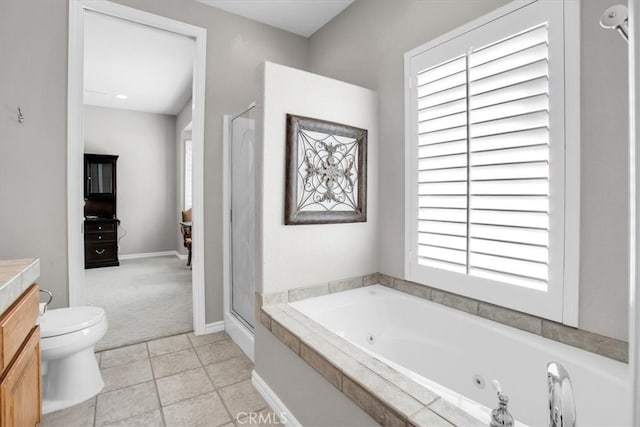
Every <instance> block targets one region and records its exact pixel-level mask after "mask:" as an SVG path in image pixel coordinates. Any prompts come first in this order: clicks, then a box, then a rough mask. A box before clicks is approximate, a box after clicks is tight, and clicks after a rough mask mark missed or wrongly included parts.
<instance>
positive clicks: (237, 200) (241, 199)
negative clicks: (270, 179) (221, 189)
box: [231, 107, 255, 329]
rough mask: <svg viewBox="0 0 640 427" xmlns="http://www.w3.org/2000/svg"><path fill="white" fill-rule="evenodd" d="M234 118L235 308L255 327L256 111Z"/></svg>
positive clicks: (237, 314) (232, 142) (232, 151)
mask: <svg viewBox="0 0 640 427" xmlns="http://www.w3.org/2000/svg"><path fill="white" fill-rule="evenodd" d="M254 109H255V108H254V107H250V108H249V109H248V110H246V111H245V112H243V113H241V114H239V115H237V116H235V117H234V118H233V119H231V312H232V313H233V314H234V315H235V316H236V317H237V318H238V319H239V320H240V321H242V322H243V323H244V324H245V325H247V326H248V327H249V328H250V329H253V327H254V308H253V300H254V258H255V255H254V254H255V163H254V153H255V116H254V115H255V113H254Z"/></svg>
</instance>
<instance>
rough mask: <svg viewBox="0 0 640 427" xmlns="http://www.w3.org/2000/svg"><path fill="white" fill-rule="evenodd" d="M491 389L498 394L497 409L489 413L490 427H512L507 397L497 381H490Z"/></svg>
mask: <svg viewBox="0 0 640 427" xmlns="http://www.w3.org/2000/svg"><path fill="white" fill-rule="evenodd" d="M491 384H492V385H493V388H494V389H495V390H496V393H498V407H497V408H496V409H494V410H493V411H491V424H489V426H490V427H502V426H504V427H513V416H512V415H511V414H510V413H509V411H508V409H507V405H508V404H509V397H508V396H507V395H506V394H504V393H503V392H502V387H501V386H500V383H499V382H498V380H493V381H491Z"/></svg>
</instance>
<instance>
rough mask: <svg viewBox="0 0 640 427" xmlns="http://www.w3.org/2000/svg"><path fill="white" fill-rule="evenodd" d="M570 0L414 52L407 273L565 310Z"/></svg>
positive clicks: (476, 294)
mask: <svg viewBox="0 0 640 427" xmlns="http://www.w3.org/2000/svg"><path fill="white" fill-rule="evenodd" d="M562 3H563V2H543V1H537V2H534V3H530V4H527V5H525V6H522V7H521V8H519V9H516V10H515V11H512V12H509V13H508V14H506V15H504V16H501V17H498V18H493V19H491V20H489V21H487V22H486V23H484V24H481V25H480V26H478V27H476V28H473V29H471V30H469V29H466V30H465V31H461V32H460V33H459V34H458V35H457V36H454V37H452V38H448V39H447V38H446V37H445V36H443V38H442V40H440V39H438V40H435V41H433V42H431V43H430V44H429V45H430V47H428V48H424V49H422V50H419V49H420V48H419V49H416V51H417V52H416V53H414V52H409V53H407V56H406V58H407V61H408V62H407V73H408V74H407V78H408V82H409V87H408V89H407V94H408V98H407V107H408V109H407V111H408V112H409V114H410V116H408V119H407V126H408V127H407V132H408V139H407V144H408V145H407V171H408V172H407V190H406V191H407V209H408V211H407V216H406V221H407V222H406V224H407V227H406V230H407V258H406V259H407V263H406V268H407V270H406V277H407V278H408V279H409V280H413V281H416V282H419V283H424V284H427V285H430V286H434V287H436V288H442V289H445V290H448V291H450V292H454V293H457V294H461V295H466V296H470V297H472V298H476V299H479V300H483V301H489V302H492V303H495V304H499V305H503V306H507V307H511V308H514V309H516V310H520V311H524V312H528V313H533V314H536V315H539V316H543V317H546V318H550V319H554V320H562V310H563V301H562V295H563V286H564V260H565V253H564V250H565V240H564V239H565V234H564V233H565V231H564V230H565V191H566V189H565V153H564V151H565V149H566V145H565V143H566V141H565V131H566V130H565V128H564V126H565V125H564V123H565V122H564V120H565V119H564V116H565V95H564V90H565V89H564V88H565V86H564V81H565V76H564V62H563V60H564V39H563V37H564V36H563V31H564V29H563V5H562Z"/></svg>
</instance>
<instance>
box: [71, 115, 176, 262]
mask: <svg viewBox="0 0 640 427" xmlns="http://www.w3.org/2000/svg"><path fill="white" fill-rule="evenodd" d="M175 135H176V117H175V116H169V115H164V114H152V113H141V112H138V111H128V110H116V109H112V108H103V107H94V106H85V108H84V152H85V153H91V154H112V155H117V156H119V157H118V164H117V172H118V176H117V179H118V181H117V189H118V193H117V197H118V200H117V216H118V219H120V225H121V229H120V233H119V234H120V235H122V233H123V228H124V229H126V231H127V235H126V236H125V237H124V238H123V239H122V240H121V241H120V255H130V254H141V253H149V252H165V251H175V250H176V241H175V239H174V236H175V233H176V229H178V223H177V222H176V211H178V207H177V206H176V189H177V175H176V163H175V160H174V155H175Z"/></svg>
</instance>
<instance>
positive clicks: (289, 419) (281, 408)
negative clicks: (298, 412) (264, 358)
mask: <svg viewBox="0 0 640 427" xmlns="http://www.w3.org/2000/svg"><path fill="white" fill-rule="evenodd" d="M251 383H252V384H253V386H254V387H255V388H256V390H258V393H260V395H261V396H262V397H263V398H264V400H265V401H266V402H267V403H268V404H269V406H271V409H273V411H274V412H275V413H276V414H277V415H278V417H280V419H281V423H282V424H283V425H285V426H289V427H302V424H300V422H299V421H298V420H297V419H296V417H294V416H293V414H292V413H291V411H289V409H288V408H287V407H286V406H285V404H284V403H283V402H282V400H280V398H279V397H278V395H277V394H276V393H275V392H274V391H273V390H272V389H271V387H269V385H268V384H267V383H266V382H265V381H264V380H263V379H262V377H260V375H258V373H257V372H256V371H255V370H253V371H251Z"/></svg>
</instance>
